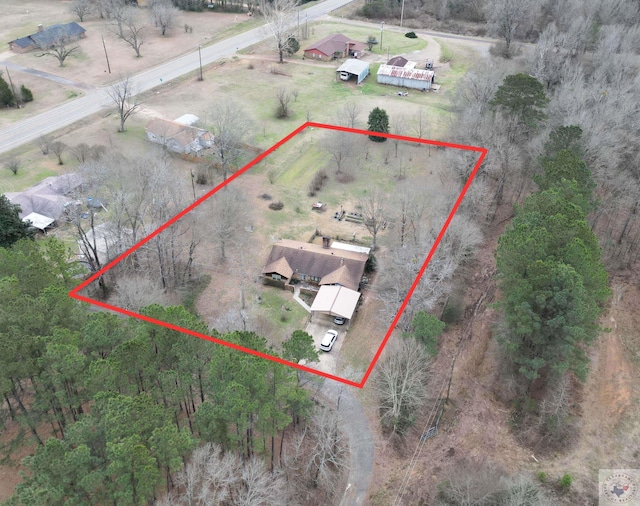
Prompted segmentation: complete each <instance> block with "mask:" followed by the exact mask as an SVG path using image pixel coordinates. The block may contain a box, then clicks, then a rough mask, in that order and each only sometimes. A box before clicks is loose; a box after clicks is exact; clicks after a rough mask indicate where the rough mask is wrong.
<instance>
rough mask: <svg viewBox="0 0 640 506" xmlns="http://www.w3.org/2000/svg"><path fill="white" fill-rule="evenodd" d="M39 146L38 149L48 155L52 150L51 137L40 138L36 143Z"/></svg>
mask: <svg viewBox="0 0 640 506" xmlns="http://www.w3.org/2000/svg"><path fill="white" fill-rule="evenodd" d="M36 142H37V144H38V147H39V148H40V151H42V154H43V155H45V156H46V155H48V154H49V149H51V137H49V136H48V135H43V136H41V137H38V140H37V141H36Z"/></svg>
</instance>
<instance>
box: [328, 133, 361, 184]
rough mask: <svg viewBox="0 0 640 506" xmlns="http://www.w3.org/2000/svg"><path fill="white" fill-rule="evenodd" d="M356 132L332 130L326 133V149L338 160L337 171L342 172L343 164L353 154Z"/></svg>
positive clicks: (334, 159)
mask: <svg viewBox="0 0 640 506" xmlns="http://www.w3.org/2000/svg"><path fill="white" fill-rule="evenodd" d="M355 141H356V139H355V138H354V134H349V133H347V132H340V131H335V130H332V131H330V132H327V134H325V138H324V142H323V145H324V149H325V151H327V152H328V153H329V154H330V155H331V158H333V161H334V162H336V172H337V173H338V174H339V173H341V172H342V169H343V165H344V164H345V163H346V161H347V160H348V159H349V158H351V156H352V154H353V145H354V142H355Z"/></svg>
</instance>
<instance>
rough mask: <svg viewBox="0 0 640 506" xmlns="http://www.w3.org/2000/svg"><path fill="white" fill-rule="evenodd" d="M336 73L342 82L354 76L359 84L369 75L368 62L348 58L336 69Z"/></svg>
mask: <svg viewBox="0 0 640 506" xmlns="http://www.w3.org/2000/svg"><path fill="white" fill-rule="evenodd" d="M336 72H338V75H339V76H340V79H342V80H343V81H347V80H348V79H349V77H351V76H356V78H357V83H358V84H360V83H361V82H362V81H363V80H364V78H365V77H367V76H368V75H369V62H366V61H362V60H356V59H355V58H349V59H348V60H346V61H345V62H344V63H343V64H342V65H340V66H339V67H338V69H337V70H336Z"/></svg>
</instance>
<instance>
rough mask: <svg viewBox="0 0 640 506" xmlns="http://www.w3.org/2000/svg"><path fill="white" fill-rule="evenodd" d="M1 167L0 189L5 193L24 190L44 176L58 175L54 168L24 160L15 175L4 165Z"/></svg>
mask: <svg viewBox="0 0 640 506" xmlns="http://www.w3.org/2000/svg"><path fill="white" fill-rule="evenodd" d="M0 169H1V171H0V191H1V192H3V193H4V192H19V191H24V190H26V189H27V188H29V187H31V186H33V185H35V184H37V183H39V182H40V181H42V180H43V179H44V178H47V177H50V176H57V175H58V172H57V171H55V170H53V169H50V168H47V167H40V166H38V165H30V164H29V162H23V166H22V167H20V169H19V170H18V173H17V174H15V175H14V174H13V173H12V172H10V171H9V170H7V169H5V168H4V167H1V168H0Z"/></svg>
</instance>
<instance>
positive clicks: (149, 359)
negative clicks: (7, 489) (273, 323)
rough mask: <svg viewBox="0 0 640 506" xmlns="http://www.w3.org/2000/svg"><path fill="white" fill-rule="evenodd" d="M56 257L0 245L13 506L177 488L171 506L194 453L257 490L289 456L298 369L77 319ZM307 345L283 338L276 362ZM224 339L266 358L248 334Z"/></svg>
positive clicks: (135, 326) (303, 408) (53, 251)
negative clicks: (205, 448) (225, 460)
mask: <svg viewBox="0 0 640 506" xmlns="http://www.w3.org/2000/svg"><path fill="white" fill-rule="evenodd" d="M66 255H67V251H66V250H65V248H64V247H63V245H62V244H61V243H60V242H58V241H57V240H55V239H48V240H46V241H38V242H34V241H29V240H22V241H19V242H17V243H16V244H14V245H13V247H12V248H10V249H0V298H1V299H2V300H3V301H5V303H3V304H2V307H1V308H0V313H1V317H0V322H2V323H1V326H0V346H1V349H2V350H3V353H2V354H1V358H0V361H1V362H0V371H1V374H2V377H1V379H0V385H1V387H2V396H3V406H2V413H3V415H6V417H7V419H8V420H12V421H15V422H18V424H19V427H20V430H19V431H18V432H16V433H14V434H13V435H12V436H13V437H12V438H11V440H10V441H8V442H7V443H6V445H5V447H4V448H3V453H5V452H8V451H10V450H11V449H16V448H17V447H18V446H19V445H21V444H25V443H27V444H30V443H35V451H34V455H33V456H31V457H28V458H26V459H25V460H24V462H23V464H24V465H25V466H26V468H27V469H28V470H29V473H28V476H27V477H26V478H25V480H24V482H23V483H21V484H20V485H19V486H18V489H17V492H16V496H15V498H14V502H13V503H15V504H28V505H34V504H42V505H45V504H46V505H56V504H70V503H72V504H78V505H80V504H87V505H89V504H111V503H112V502H114V501H115V503H117V504H131V505H137V504H147V502H148V501H149V500H150V499H152V498H155V497H158V494H159V493H161V491H162V490H163V489H167V490H171V489H172V488H173V487H174V486H175V484H176V483H183V486H182V487H181V488H179V489H177V490H176V492H175V496H176V501H178V500H181V499H180V497H181V494H183V493H184V492H185V487H184V483H185V480H187V479H188V477H186V476H184V472H190V471H189V470H190V469H191V471H193V469H192V468H187V469H186V470H185V471H182V469H183V465H184V463H185V462H187V461H188V459H189V454H190V453H191V451H192V450H193V449H194V448H196V447H197V446H198V445H199V444H202V443H212V444H215V445H217V446H216V448H217V451H218V452H219V451H223V452H225V453H226V452H230V453H229V455H235V456H237V457H233V458H237V459H238V460H237V462H236V464H235V466H236V468H238V469H242V470H245V471H246V469H247V468H246V466H249V468H250V469H251V470H252V471H251V472H252V473H253V474H255V476H254V478H255V479H256V480H257V479H258V478H259V475H260V474H264V473H268V472H269V470H271V471H272V472H274V471H277V472H278V473H282V472H283V471H282V469H281V468H282V466H283V461H284V458H285V457H291V455H287V453H286V451H285V446H286V444H287V442H288V439H286V437H285V436H286V434H287V433H288V434H290V435H291V437H299V431H298V430H296V428H301V427H306V425H307V420H308V419H309V416H310V415H311V414H312V412H313V403H312V402H311V399H310V394H309V391H308V390H305V389H303V388H302V387H301V386H300V378H298V376H297V375H296V373H295V371H294V370H293V369H291V368H289V367H286V366H284V365H281V364H278V363H275V362H270V361H266V360H263V359H261V358H257V357H254V356H252V355H248V354H246V353H241V352H238V351H236V350H233V349H231V348H228V347H221V346H214V345H212V344H211V343H208V342H206V341H204V340H201V339H197V338H193V337H190V336H187V335H185V334H181V333H179V332H175V331H172V330H168V329H165V328H163V327H158V326H156V325H153V324H149V323H146V322H142V321H135V320H128V319H124V318H120V317H118V316H116V315H114V314H109V313H103V312H88V311H87V310H86V307H84V306H81V305H79V304H78V303H77V302H76V301H74V300H72V299H70V298H69V297H68V296H67V291H68V289H69V288H70V287H71V286H73V285H74V284H75V279H76V277H75V276H76V274H77V270H76V269H75V268H74V266H73V264H69V263H67V261H66ZM142 313H143V314H145V315H148V316H151V317H154V318H160V319H162V320H164V321H167V322H170V323H173V324H176V325H180V326H181V327H184V328H189V329H192V330H196V331H198V332H202V333H205V334H209V330H208V329H207V327H206V326H205V325H204V324H203V322H202V321H200V320H199V319H198V318H197V317H196V316H194V315H193V314H191V313H189V312H188V311H186V310H185V309H184V308H183V307H177V306H174V307H163V306H159V305H151V306H148V307H146V308H143V309H142ZM213 332H214V333H215V331H213ZM305 338H308V336H306V334H304V333H296V334H295V335H294V336H292V338H291V340H287V341H285V346H284V348H285V354H286V356H287V357H298V356H300V357H307V358H309V359H313V355H314V353H315V352H314V350H313V348H310V347H309V345H308V344H307V342H306V340H305ZM225 339H227V340H228V341H230V342H233V343H236V344H238V345H242V346H245V347H250V348H253V349H256V350H259V351H263V352H265V353H266V352H268V353H271V354H274V353H277V350H270V349H268V348H267V344H266V340H265V339H264V338H261V337H259V336H257V335H256V334H253V333H250V332H234V333H232V334H229V335H226V336H225ZM315 355H316V356H317V353H315ZM3 419H4V416H3ZM309 423H311V422H309ZM289 427H293V429H290V430H289V432H286V429H287V428H289ZM306 431H308V432H309V434H315V432H314V429H313V428H305V431H304V432H306ZM276 439H277V441H276ZM211 452H212V457H211V458H215V457H216V454H215V451H214V450H211ZM292 455H295V457H296V458H298V459H299V460H301V461H303V465H304V466H305V467H304V469H305V470H306V471H302V472H301V473H299V474H300V476H302V478H301V482H304V480H305V476H308V477H309V479H310V480H312V481H313V480H315V482H316V483H317V480H318V472H319V470H318V469H317V466H316V469H315V470H314V465H312V464H309V462H311V461H312V459H313V458H316V459H317V458H318V457H317V455H316V454H314V455H315V456H313V455H311V456H309V455H306V454H305V453H304V452H301V451H297V452H294V454H292ZM196 457H197V455H196ZM257 457H260V462H259V463H258V462H257V461H255V462H254V460H255V459H256V458H257ZM305 459H309V460H305ZM265 461H266V462H268V463H269V464H268V466H267V465H266V464H263V462H265ZM336 462H337V463H338V464H339V463H340V462H341V460H340V459H338V460H337V461H336ZM193 465H196V466H197V465H198V464H197V463H195V464H193ZM251 466H253V467H251ZM327 466H328V467H327ZM335 468H336V466H335V465H332V464H331V463H325V464H324V467H323V468H322V470H323V472H324V473H325V474H326V475H327V476H329V477H330V476H332V472H333V470H334V469H335ZM243 472H244V471H243ZM181 473H182V474H181ZM262 482H265V483H268V482H269V480H266V479H265V480H262ZM254 485H255V486H257V485H256V484H254ZM264 486H266V485H264ZM216 487H222V485H220V484H218V485H216ZM225 487H226V488H225ZM247 487H248V485H247V484H246V482H244V481H242V482H239V483H237V484H236V485H234V486H229V485H228V484H227V485H224V487H222V488H224V489H225V490H226V492H225V494H226V495H224V497H226V499H224V500H221V501H220V502H218V503H217V504H241V503H242V502H239V501H240V499H239V498H241V497H244V495H246V493H247ZM267 488H268V487H267ZM260 493H267V492H265V491H262V492H260ZM221 497H223V496H221ZM287 497H288V496H287V494H286V493H285V491H284V490H278V501H279V502H277V503H278V504H280V503H282V504H288V503H290V502H288V500H287ZM291 500H293V499H291ZM207 504H211V503H209V502H207ZM274 504H275V502H274Z"/></svg>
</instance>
